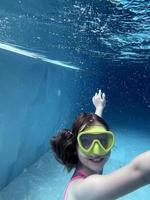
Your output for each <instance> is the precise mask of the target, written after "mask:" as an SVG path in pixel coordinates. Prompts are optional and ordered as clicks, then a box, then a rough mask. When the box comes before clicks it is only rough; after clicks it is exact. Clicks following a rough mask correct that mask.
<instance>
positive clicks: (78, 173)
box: [63, 170, 87, 200]
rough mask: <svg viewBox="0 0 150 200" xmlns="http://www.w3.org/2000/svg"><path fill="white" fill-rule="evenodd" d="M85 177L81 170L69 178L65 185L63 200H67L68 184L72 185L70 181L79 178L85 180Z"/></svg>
mask: <svg viewBox="0 0 150 200" xmlns="http://www.w3.org/2000/svg"><path fill="white" fill-rule="evenodd" d="M86 177H87V174H85V172H83V171H82V170H77V171H76V172H75V173H74V174H73V176H72V177H71V179H70V181H69V183H68V185H67V188H66V189H65V192H64V195H63V200H67V196H68V195H67V191H68V190H69V187H70V184H71V183H72V181H74V180H75V179H79V178H83V179H84V178H86Z"/></svg>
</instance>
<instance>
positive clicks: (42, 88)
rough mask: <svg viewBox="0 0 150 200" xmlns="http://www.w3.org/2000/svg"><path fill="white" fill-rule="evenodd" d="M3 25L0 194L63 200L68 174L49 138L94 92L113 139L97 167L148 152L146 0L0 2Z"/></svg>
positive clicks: (143, 194) (144, 192)
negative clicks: (101, 95)
mask: <svg viewBox="0 0 150 200" xmlns="http://www.w3.org/2000/svg"><path fill="white" fill-rule="evenodd" d="M0 32H1V34H0V190H1V191H0V200H13V199H14V200H25V199H26V200H34V199H36V200H38V199H39V200H46V199H50V200H57V199H58V200H60V199H61V196H62V193H63V190H64V188H65V185H66V184H67V182H68V180H69V177H70V176H71V174H67V172H65V171H63V167H62V166H61V165H60V164H58V163H57V162H56V161H55V159H54V157H53V155H52V153H51V152H49V139H50V138H51V137H52V136H53V135H55V134H56V133H57V132H58V131H59V130H60V129H61V128H64V127H65V128H69V127H70V126H71V123H72V122H73V120H74V118H75V117H76V116H77V115H78V114H79V113H81V112H83V111H85V112H94V108H93V106H92V101H91V98H92V96H93V95H94V94H95V92H96V91H97V90H98V89H102V91H103V92H105V93H106V100H107V102H106V109H105V111H104V118H105V119H106V121H107V122H108V124H109V125H110V128H111V129H112V130H113V131H114V132H115V133H116V136H117V143H116V147H115V149H114V151H113V153H112V156H111V158H110V161H109V162H108V164H107V165H106V168H105V170H104V173H110V172H111V171H113V170H116V169H118V168H119V167H121V166H123V165H125V164H127V163H128V162H130V161H131V160H132V159H133V158H134V157H135V156H137V155H138V154H140V153H142V152H143V151H146V150H148V149H149V144H150V134H149V131H150V124H149V121H150V65H149V64H150V2H148V1H146V0H141V1H139V0H135V1H129V0H120V1H119V0H92V1H90V0H86V1H84V0H75V1H73V0H55V1H53V0H51V1H48V0H45V1H44V2H43V1H42V0H36V1H34V0H30V1H29V0H26V1H22V0H14V1H8V0H7V1H6V0H5V1H1V6H0ZM71 173H73V172H71ZM149 194H150V189H149V186H146V187H144V188H141V189H139V190H137V191H135V192H133V193H131V194H129V195H127V196H125V197H122V198H121V199H125V200H128V199H129V200H130V199H134V200H135V199H136V200H138V199H139V200H145V199H148V198H149Z"/></svg>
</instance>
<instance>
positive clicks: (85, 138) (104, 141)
mask: <svg viewBox="0 0 150 200" xmlns="http://www.w3.org/2000/svg"><path fill="white" fill-rule="evenodd" d="M94 140H98V141H99V142H100V143H101V145H102V146H103V147H104V148H105V149H107V148H109V146H110V143H111V141H112V137H111V135H109V134H106V133H104V134H103V133H101V134H83V135H81V136H80V142H81V144H82V146H83V147H84V148H85V149H89V148H90V146H91V145H92V142H93V141H94Z"/></svg>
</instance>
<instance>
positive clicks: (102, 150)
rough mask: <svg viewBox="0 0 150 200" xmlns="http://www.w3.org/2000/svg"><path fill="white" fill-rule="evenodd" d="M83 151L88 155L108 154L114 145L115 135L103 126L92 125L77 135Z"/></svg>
mask: <svg viewBox="0 0 150 200" xmlns="http://www.w3.org/2000/svg"><path fill="white" fill-rule="evenodd" d="M77 141H78V145H79V147H80V149H81V151H82V152H83V153H85V154H87V155H91V154H95V155H106V154H107V153H108V152H109V151H110V150H111V149H112V147H113V146H114V143H115V137H114V134H113V133H112V132H111V131H106V129H105V128H104V127H102V126H90V127H88V128H86V129H85V130H84V131H83V132H82V131H81V132H79V133H78V136H77Z"/></svg>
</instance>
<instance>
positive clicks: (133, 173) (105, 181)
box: [72, 163, 143, 200]
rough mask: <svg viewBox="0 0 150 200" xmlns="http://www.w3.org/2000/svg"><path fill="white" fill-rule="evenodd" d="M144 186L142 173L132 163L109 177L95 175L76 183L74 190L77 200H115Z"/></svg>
mask: <svg viewBox="0 0 150 200" xmlns="http://www.w3.org/2000/svg"><path fill="white" fill-rule="evenodd" d="M142 185H143V183H142V182H141V173H140V172H139V171H138V170H136V169H135V167H134V166H133V164H132V163H130V164H129V165H126V166H124V167H122V168H120V169H118V170H116V171H114V172H112V173H110V174H108V175H96V174H95V175H90V176H88V177H87V178H85V179H83V180H80V181H78V182H77V181H76V182H74V184H73V187H72V189H73V194H74V197H75V198H74V199H75V200H82V199H86V200H97V199H99V200H108V199H112V200H113V199H117V198H119V197H121V196H123V195H125V194H128V193H129V192H132V191H134V190H136V189H138V188H139V187H141V186H142Z"/></svg>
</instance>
